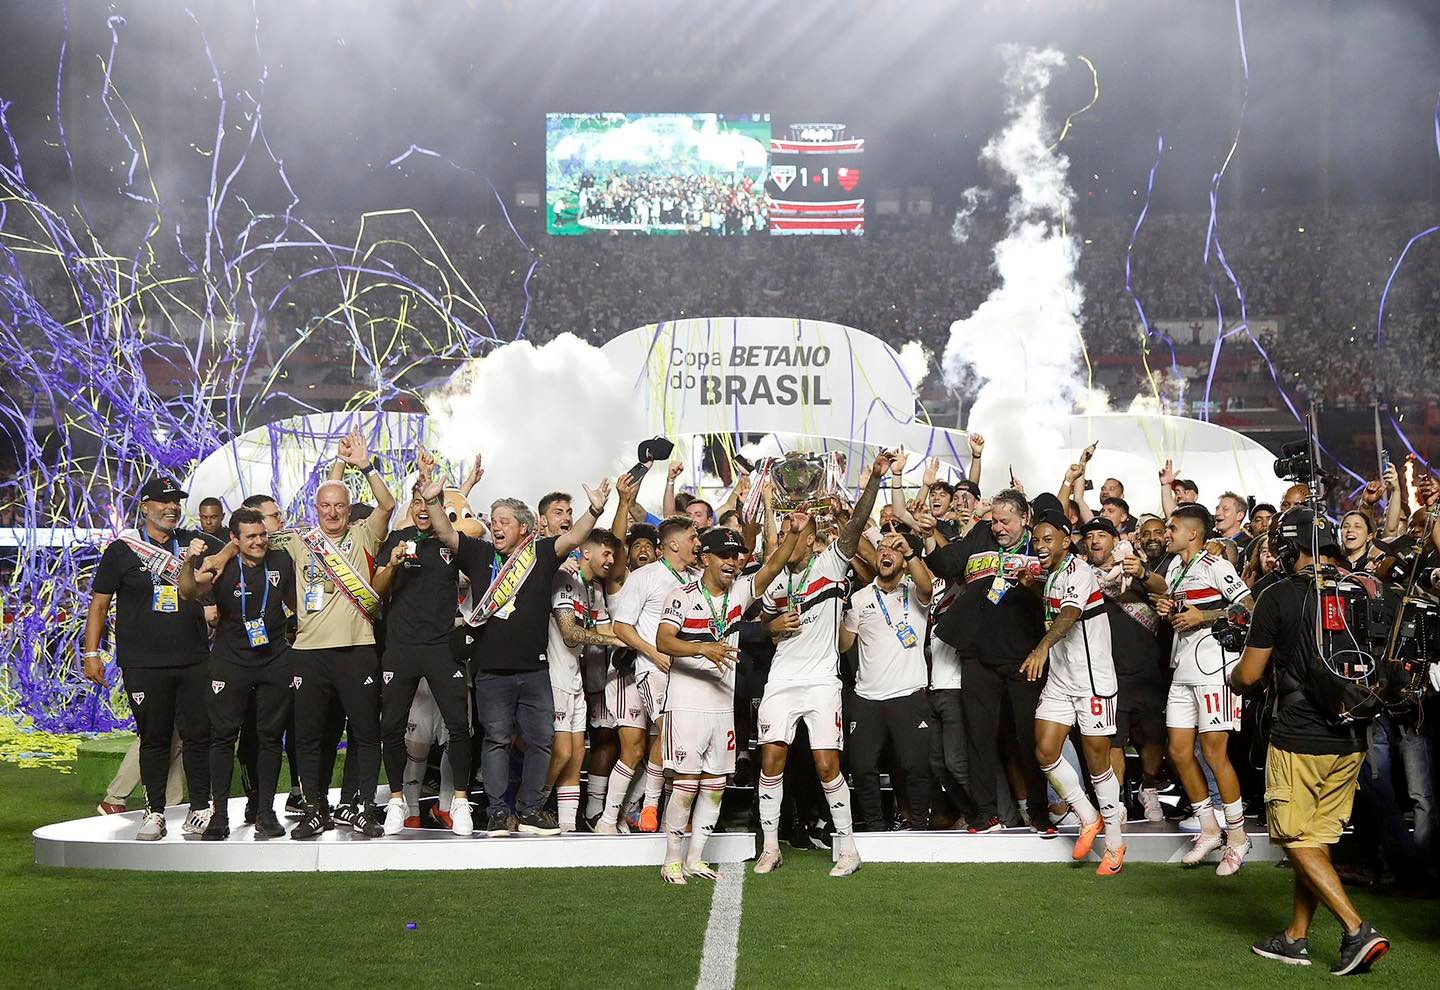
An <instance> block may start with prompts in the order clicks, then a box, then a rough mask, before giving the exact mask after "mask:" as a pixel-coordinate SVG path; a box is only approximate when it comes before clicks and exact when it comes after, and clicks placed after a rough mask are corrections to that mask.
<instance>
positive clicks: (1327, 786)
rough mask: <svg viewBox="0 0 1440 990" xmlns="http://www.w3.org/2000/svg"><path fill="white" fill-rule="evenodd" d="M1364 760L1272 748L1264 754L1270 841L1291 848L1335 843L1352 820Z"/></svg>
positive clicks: (1350, 755) (1355, 755) (1361, 755)
mask: <svg viewBox="0 0 1440 990" xmlns="http://www.w3.org/2000/svg"><path fill="white" fill-rule="evenodd" d="M1364 762H1365V754H1364V753H1347V754H1346V755H1344V756H1312V755H1309V754H1306V753H1292V752H1290V751H1289V750H1284V749H1276V748H1275V747H1274V746H1271V747H1270V749H1269V752H1268V753H1267V754H1266V757H1265V811H1266V813H1267V816H1268V818H1269V827H1270V838H1271V840H1272V841H1274V842H1276V843H1278V844H1279V845H1281V846H1285V847H1287V848H1319V847H1320V846H1329V845H1334V843H1335V841H1336V840H1337V839H1339V838H1340V833H1341V831H1342V830H1343V829H1344V828H1345V822H1346V821H1348V820H1349V818H1350V809H1351V807H1352V806H1353V805H1354V803H1355V786H1356V784H1357V783H1359V780H1360V765H1361V764H1362V763H1364Z"/></svg>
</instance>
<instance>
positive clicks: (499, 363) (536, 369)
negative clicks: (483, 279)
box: [426, 333, 664, 518]
mask: <svg viewBox="0 0 1440 990" xmlns="http://www.w3.org/2000/svg"><path fill="white" fill-rule="evenodd" d="M633 388H634V382H633V381H632V380H631V379H630V378H629V377H628V376H626V375H624V374H622V373H621V372H620V371H618V370H617V369H616V368H615V367H614V366H613V365H612V364H611V363H610V361H609V359H607V358H606V357H605V354H604V353H603V352H602V351H601V350H600V349H599V348H597V347H594V346H592V345H590V344H587V343H585V342H584V341H582V340H580V339H579V338H578V337H575V336H574V335H573V334H568V333H566V334H561V335H560V336H559V337H556V338H555V339H554V340H552V341H550V342H549V343H547V344H544V345H542V346H540V347H536V346H535V345H534V344H531V343H530V342H529V341H523V340H522V341H516V342H515V343H513V344H507V345H506V346H504V347H500V348H497V349H495V350H494V351H493V352H491V353H490V354H488V355H486V356H485V357H482V358H476V359H474V360H472V361H470V362H469V363H468V364H466V366H465V367H464V368H462V369H461V370H460V371H459V372H457V373H456V375H455V377H454V379H452V381H451V383H450V385H449V386H448V387H447V388H446V389H445V390H444V391H443V392H442V393H441V394H439V395H437V396H432V397H429V398H428V399H427V402H426V404H427V406H428V407H429V411H430V431H429V436H430V442H431V444H432V445H433V446H434V447H435V448H436V449H437V450H438V451H440V452H441V453H443V454H444V455H445V456H446V457H447V458H450V459H452V460H453V461H455V462H457V463H461V464H469V463H470V462H471V461H472V460H473V459H474V457H475V454H476V452H477V451H478V452H480V453H482V454H483V455H484V458H485V460H484V464H485V478H484V480H483V481H481V482H480V485H479V487H477V488H476V489H475V491H474V492H472V493H471V502H472V504H473V505H475V507H476V508H477V509H480V510H481V511H484V512H487V513H488V512H489V506H490V503H491V502H492V501H493V500H494V499H497V498H520V499H524V500H525V501H526V502H528V503H529V504H530V506H531V507H532V508H534V506H535V503H536V502H537V501H539V499H540V497H541V496H542V495H544V494H545V493H546V492H549V491H551V490H553V489H555V488H556V487H557V486H563V487H564V490H565V491H568V492H570V494H572V495H573V496H574V497H575V499H576V501H577V505H576V512H577V513H579V512H581V511H583V506H584V498H585V496H584V490H583V489H582V488H581V487H580V485H581V483H582V482H583V483H585V484H588V485H591V486H594V484H595V482H596V481H598V480H599V479H600V478H602V477H606V476H609V477H610V478H611V480H612V481H613V480H614V477H615V474H616V473H617V469H618V470H624V469H625V468H626V467H628V466H629V465H630V464H631V463H633V462H634V457H635V445H636V443H637V442H638V441H639V440H640V439H642V438H643V436H644V431H645V423H644V420H643V419H642V417H641V415H640V413H639V411H638V408H637V403H636V402H635V399H634V395H633V391H632V390H633ZM537 424H543V425H539V426H537ZM651 473H652V475H660V476H663V473H664V472H663V467H662V469H661V470H659V471H655V472H651ZM647 480H649V479H647ZM659 484H661V485H662V486H663V484H664V481H663V477H661V479H660V481H659ZM611 504H612V507H613V504H614V503H613V497H612V503H611ZM647 504H648V503H647ZM655 504H656V505H658V504H659V503H658V501H656V502H655ZM607 518H608V516H607Z"/></svg>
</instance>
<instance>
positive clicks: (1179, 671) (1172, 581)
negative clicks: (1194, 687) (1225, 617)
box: [1165, 553, 1250, 684]
mask: <svg viewBox="0 0 1440 990" xmlns="http://www.w3.org/2000/svg"><path fill="white" fill-rule="evenodd" d="M1165 585H1166V587H1167V588H1169V589H1170V598H1171V599H1172V600H1173V601H1174V602H1176V604H1177V605H1179V604H1185V605H1193V606H1194V607H1195V608H1199V609H1207V610H1210V609H1223V608H1225V607H1227V606H1228V605H1230V604H1232V603H1234V602H1238V601H1243V600H1244V599H1245V596H1246V595H1248V594H1250V589H1249V588H1247V587H1246V586H1245V582H1244V581H1241V580H1240V575H1238V574H1236V573H1235V568H1233V567H1231V566H1230V561H1228V560H1226V559H1225V558H1224V557H1217V556H1215V555H1214V554H1213V553H1202V554H1199V555H1197V556H1195V557H1192V558H1191V560H1190V563H1189V564H1188V565H1187V564H1185V563H1184V562H1183V561H1181V559H1180V558H1179V557H1178V556H1177V557H1175V558H1174V559H1173V560H1171V561H1170V567H1169V569H1168V570H1167V571H1166V572H1165ZM1236 659H1237V657H1236V655H1235V654H1230V655H1229V656H1226V654H1225V651H1224V650H1222V649H1221V648H1220V644H1219V643H1218V642H1216V641H1215V637H1214V635H1212V634H1211V632H1210V626H1209V625H1203V626H1200V627H1198V628H1196V629H1191V630H1189V631H1188V632H1183V633H1182V632H1177V633H1176V634H1175V643H1174V645H1173V646H1172V647H1171V649H1170V666H1171V667H1172V668H1173V669H1174V671H1175V675H1174V680H1173V683H1175V684H1223V683H1224V682H1225V677H1226V665H1227V664H1229V665H1234V663H1235V661H1236Z"/></svg>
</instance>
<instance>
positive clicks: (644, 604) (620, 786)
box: [595, 516, 700, 835]
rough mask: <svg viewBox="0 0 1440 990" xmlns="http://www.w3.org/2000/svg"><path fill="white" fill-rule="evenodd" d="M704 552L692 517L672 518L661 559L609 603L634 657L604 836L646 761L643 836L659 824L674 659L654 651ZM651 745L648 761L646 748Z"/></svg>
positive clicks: (600, 827) (622, 704)
mask: <svg viewBox="0 0 1440 990" xmlns="http://www.w3.org/2000/svg"><path fill="white" fill-rule="evenodd" d="M699 551H700V536H699V534H698V533H696V532H695V523H694V521H693V520H691V519H690V518H689V517H688V516H671V517H670V518H669V519H666V520H665V521H664V522H662V523H661V524H660V559H659V560H657V561H655V562H654V563H653V564H646V565H645V566H644V567H642V568H640V569H639V570H637V571H633V572H631V573H630V575H629V576H628V577H626V579H625V585H624V587H622V588H621V589H620V594H619V595H618V596H616V597H615V598H614V599H613V600H612V601H611V603H610V617H611V620H612V626H613V628H614V631H615V635H616V636H618V637H619V638H620V641H621V642H622V643H624V644H625V645H626V646H627V647H629V648H630V649H632V650H634V651H635V689H634V696H632V697H622V698H620V699H618V701H617V707H616V709H615V726H616V729H617V731H618V732H619V735H620V759H618V760H616V761H615V767H614V769H612V770H611V771H610V782H609V786H608V788H607V790H606V792H605V810H604V812H603V813H602V814H601V816H600V820H599V821H598V822H597V823H596V825H595V831H596V832H597V833H599V834H602V835H613V834H614V833H615V832H616V831H617V830H618V822H619V817H620V806H621V804H622V803H623V802H624V800H625V792H626V791H627V790H629V788H630V782H631V780H632V779H634V776H635V772H636V771H637V769H638V768H639V766H640V763H641V761H642V760H643V761H644V762H645V805H644V807H643V808H642V809H641V811H640V831H642V832H654V831H657V830H658V828H659V823H660V814H659V811H660V793H661V791H662V790H663V788H664V785H665V770H664V766H663V760H662V756H661V750H660V732H661V731H662V730H663V728H664V726H663V718H662V716H663V713H664V711H665V690H666V686H667V682H668V679H669V674H670V658H669V657H668V656H666V655H665V654H664V653H662V652H660V650H659V649H657V648H656V646H655V631H656V629H658V628H659V626H660V613H661V612H662V611H664V608H665V606H666V605H667V604H668V603H669V601H670V597H671V594H672V593H673V592H674V591H675V589H676V588H682V587H684V586H685V585H687V584H689V583H690V582H691V581H693V580H695V579H696V578H697V577H699V572H698V571H696V570H694V567H695V562H696V560H697V558H698V556H699ZM647 742H648V744H649V758H648V759H646V747H647Z"/></svg>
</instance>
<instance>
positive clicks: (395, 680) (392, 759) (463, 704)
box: [380, 640, 471, 807]
mask: <svg viewBox="0 0 1440 990" xmlns="http://www.w3.org/2000/svg"><path fill="white" fill-rule="evenodd" d="M380 669H381V686H380V698H381V708H380V710H381V715H380V741H381V743H382V745H383V747H384V759H385V777H386V779H387V780H388V781H389V782H390V790H391V791H398V790H400V784H401V782H402V781H403V780H404V779H405V760H406V753H405V727H406V725H407V724H408V723H409V720H410V705H411V704H412V703H413V702H414V701H415V689H416V688H418V687H419V686H420V679H421V678H422V677H423V678H424V679H425V683H427V684H428V685H429V686H430V693H431V694H432V695H433V696H434V697H435V707H437V708H439V709H440V717H441V718H443V719H444V720H445V729H446V731H448V732H449V733H450V742H449V743H448V744H447V745H446V746H445V759H447V760H449V761H450V772H451V773H452V774H453V775H454V778H455V786H456V787H464V786H465V785H466V783H467V782H468V781H469V780H470V760H471V755H470V692H469V690H468V686H467V685H466V683H465V668H464V667H463V666H462V665H461V664H459V663H457V662H456V661H455V658H454V656H453V655H452V654H451V652H450V646H449V644H446V643H442V644H440V645H439V646H435V645H430V646H413V645H410V644H407V643H397V642H395V641H394V640H390V641H387V642H386V644H385V658H384V661H383V662H382V663H381V664H380ZM441 797H442V799H443V801H444V806H445V807H449V796H448V795H441Z"/></svg>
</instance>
